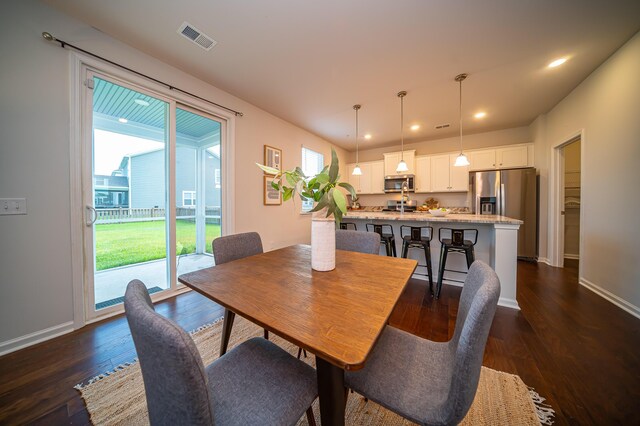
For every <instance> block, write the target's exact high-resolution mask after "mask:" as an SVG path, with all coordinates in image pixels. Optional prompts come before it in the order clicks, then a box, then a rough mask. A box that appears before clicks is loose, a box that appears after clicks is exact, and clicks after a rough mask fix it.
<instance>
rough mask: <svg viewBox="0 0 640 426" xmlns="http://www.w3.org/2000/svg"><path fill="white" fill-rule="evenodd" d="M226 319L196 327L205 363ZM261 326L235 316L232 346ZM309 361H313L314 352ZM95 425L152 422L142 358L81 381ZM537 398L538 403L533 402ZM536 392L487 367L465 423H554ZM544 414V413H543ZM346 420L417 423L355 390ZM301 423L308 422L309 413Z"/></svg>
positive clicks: (259, 331) (214, 352) (276, 339)
mask: <svg viewBox="0 0 640 426" xmlns="http://www.w3.org/2000/svg"><path fill="white" fill-rule="evenodd" d="M221 330H222V321H218V322H216V323H214V324H210V325H207V326H204V327H201V328H199V329H198V330H195V331H194V332H192V337H193V339H194V341H195V342H196V345H197V347H198V349H199V350H200V353H201V354H202V358H203V361H204V364H205V365H207V364H208V363H210V362H212V361H213V360H214V359H216V358H217V357H218V351H219V348H220V335H221ZM262 333H263V331H262V329H261V328H259V327H258V326H256V325H254V324H252V323H251V322H249V321H247V320H245V319H243V318H241V317H239V316H236V319H235V323H234V326H233V331H232V333H231V341H230V343H229V347H230V348H231V347H233V346H235V345H237V344H238V343H239V342H243V341H245V340H247V339H249V338H251V337H254V336H262ZM270 339H271V340H272V341H273V342H275V343H277V344H278V345H280V346H281V347H283V348H285V349H286V350H288V351H289V352H290V353H291V354H293V355H296V354H297V351H298V348H297V347H296V346H294V345H293V344H291V343H289V342H287V341H285V340H283V339H281V338H279V337H277V336H273V335H271V336H270ZM306 361H307V362H308V363H310V364H311V365H313V364H314V357H313V356H308V357H307V358H306ZM76 389H78V390H79V391H80V393H81V394H82V398H84V401H85V403H86V405H87V410H88V411H89V415H90V416H91V421H92V422H93V424H95V425H148V424H149V418H148V415H147V405H146V400H145V392H144V384H143V382H142V374H141V373H140V367H139V365H138V363H137V362H133V363H130V364H126V365H121V366H119V367H118V368H117V369H116V370H114V371H112V372H109V373H105V374H103V375H100V376H98V377H95V378H93V379H91V380H90V381H89V382H88V383H87V384H84V385H77V386H76ZM534 399H535V400H536V401H537V403H534ZM543 401H544V399H542V398H540V397H539V395H537V394H536V393H535V392H533V391H530V390H529V389H528V388H527V386H526V385H525V384H524V383H523V382H522V380H521V379H520V377H518V376H516V375H513V374H507V373H503V372H500V371H495V370H491V369H489V368H485V367H482V373H481V375H480V383H479V386H478V391H477V393H476V397H475V400H474V402H473V405H472V406H471V409H470V411H469V413H468V414H467V416H466V417H465V419H464V420H463V422H462V424H464V425H522V426H526V425H540V422H541V420H542V421H543V422H544V423H546V424H551V422H552V416H553V410H551V409H550V407H548V406H546V407H545V406H544V404H542V402H543ZM313 410H314V413H315V415H316V422H317V424H318V425H319V424H320V421H319V417H320V410H319V408H318V400H317V399H316V401H315V403H314V407H313ZM539 416H540V417H539ZM346 423H347V424H349V425H405V424H407V425H409V424H412V423H411V422H408V421H406V420H404V419H402V418H401V417H399V416H398V415H396V414H394V413H392V412H390V411H389V410H387V409H385V408H383V407H381V406H379V405H377V404H375V403H373V402H371V401H369V402H365V401H364V398H362V397H361V396H360V395H357V394H354V393H352V394H350V396H349V399H348V401H347V409H346ZM298 424H299V425H306V424H307V420H306V417H305V416H303V417H302V419H300V422H299V423H298Z"/></svg>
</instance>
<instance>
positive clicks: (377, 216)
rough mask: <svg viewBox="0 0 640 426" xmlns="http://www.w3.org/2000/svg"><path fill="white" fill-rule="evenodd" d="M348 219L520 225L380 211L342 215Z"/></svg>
mask: <svg viewBox="0 0 640 426" xmlns="http://www.w3.org/2000/svg"><path fill="white" fill-rule="evenodd" d="M344 217H345V218H349V219H369V220H406V221H409V222H411V221H415V222H450V223H451V222H454V223H455V222H459V223H490V224H495V223H503V224H508V225H521V224H522V223H523V222H522V221H521V220H519V219H512V218H510V217H506V216H496V215H480V214H462V213H458V214H448V215H447V216H441V217H436V216H433V215H432V214H431V213H429V212H413V213H403V214H401V213H400V212H382V211H349V212H347V213H346V214H345V215H344Z"/></svg>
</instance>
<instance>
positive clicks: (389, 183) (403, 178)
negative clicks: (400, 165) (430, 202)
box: [384, 175, 416, 192]
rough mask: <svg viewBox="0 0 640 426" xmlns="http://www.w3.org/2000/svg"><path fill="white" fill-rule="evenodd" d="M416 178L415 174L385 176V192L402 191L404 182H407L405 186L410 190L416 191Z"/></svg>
mask: <svg viewBox="0 0 640 426" xmlns="http://www.w3.org/2000/svg"><path fill="white" fill-rule="evenodd" d="M415 179H416V177H415V176H414V175H391V176H385V177H384V192H402V183H403V182H407V184H408V185H407V187H406V188H405V190H406V191H408V192H414V191H415V184H414V182H415Z"/></svg>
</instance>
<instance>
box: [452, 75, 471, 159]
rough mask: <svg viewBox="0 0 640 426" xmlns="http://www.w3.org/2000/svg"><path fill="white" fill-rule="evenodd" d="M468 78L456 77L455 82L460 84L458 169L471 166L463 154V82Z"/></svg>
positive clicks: (465, 76)
mask: <svg viewBox="0 0 640 426" xmlns="http://www.w3.org/2000/svg"><path fill="white" fill-rule="evenodd" d="M465 78H467V74H458V75H456V78H455V80H456V81H457V82H458V83H460V109H459V111H460V155H458V157H457V158H456V162H455V163H454V164H453V165H454V166H456V167H463V166H468V165H469V159H467V156H466V155H464V153H463V152H462V82H463V81H464V79H465Z"/></svg>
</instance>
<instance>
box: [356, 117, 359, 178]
mask: <svg viewBox="0 0 640 426" xmlns="http://www.w3.org/2000/svg"><path fill="white" fill-rule="evenodd" d="M359 109H360V105H358V108H356V166H357V165H359V163H360V161H359V160H360V159H359V155H358V154H359V153H360V150H359V147H358V110H359Z"/></svg>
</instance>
